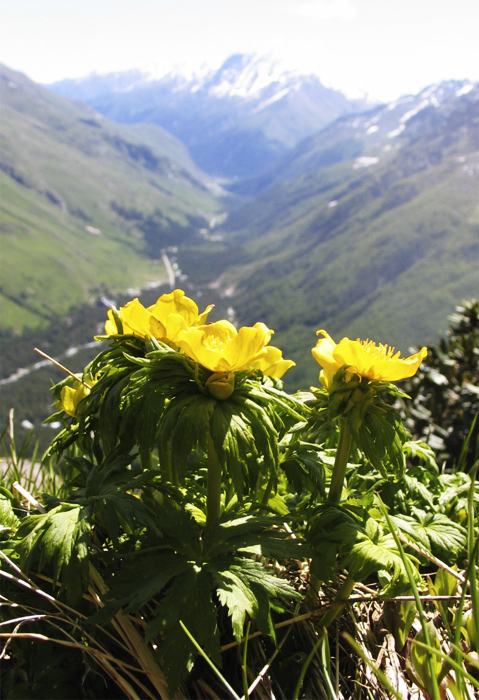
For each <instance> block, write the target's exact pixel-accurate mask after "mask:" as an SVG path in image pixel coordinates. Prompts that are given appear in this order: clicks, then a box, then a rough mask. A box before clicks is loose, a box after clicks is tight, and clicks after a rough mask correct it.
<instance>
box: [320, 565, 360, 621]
mask: <svg viewBox="0 0 479 700" xmlns="http://www.w3.org/2000/svg"><path fill="white" fill-rule="evenodd" d="M355 585H356V582H355V581H354V579H353V578H352V577H351V576H350V575H349V574H348V575H347V576H346V578H345V580H344V583H343V585H342V586H341V588H340V589H339V591H338V592H337V593H336V598H335V599H334V603H333V605H334V607H333V608H332V609H331V610H330V611H329V612H327V613H325V614H324V615H323V617H322V618H321V619H320V620H319V622H318V625H319V626H320V627H329V625H330V624H331V623H332V622H334V620H335V619H336V618H337V617H339V615H340V614H341V613H342V611H343V608H344V606H345V605H346V603H347V601H348V600H349V598H350V596H351V593H352V592H353V588H354V586H355Z"/></svg>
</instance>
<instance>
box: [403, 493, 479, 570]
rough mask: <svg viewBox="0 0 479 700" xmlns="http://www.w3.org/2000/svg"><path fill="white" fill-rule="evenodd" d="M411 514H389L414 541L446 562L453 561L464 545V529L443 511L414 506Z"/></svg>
mask: <svg viewBox="0 0 479 700" xmlns="http://www.w3.org/2000/svg"><path fill="white" fill-rule="evenodd" d="M411 512H412V513H413V515H412V516H411V515H401V516H391V519H392V520H393V522H394V524H395V525H397V527H398V528H399V529H400V530H402V531H403V532H404V533H406V534H407V535H408V536H409V537H410V538H411V539H412V540H413V541H414V542H417V543H418V544H419V545H420V546H422V547H425V549H426V550H427V551H428V552H431V553H432V554H434V555H436V556H437V557H439V558H440V559H443V560H444V561H446V562H447V563H455V562H456V561H457V559H458V557H459V556H460V554H461V552H463V551H464V548H465V546H466V539H467V532H466V530H465V529H464V528H463V527H462V526H461V525H459V524H458V523H455V522H454V521H453V520H451V519H450V518H448V517H447V515H445V514H444V513H436V512H432V513H431V512H429V513H426V512H425V511H423V510H420V509H419V508H415V507H414V506H413V507H412V508H411Z"/></svg>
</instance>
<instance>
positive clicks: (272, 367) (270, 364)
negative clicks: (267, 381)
mask: <svg viewBox="0 0 479 700" xmlns="http://www.w3.org/2000/svg"><path fill="white" fill-rule="evenodd" d="M295 365H296V362H293V360H285V359H283V353H282V352H281V350H280V349H279V348H276V347H274V345H269V346H268V347H267V348H264V350H263V351H262V352H261V354H260V355H258V357H257V358H256V359H255V360H253V362H252V363H251V366H252V367H255V368H256V369H260V370H261V371H262V372H263V374H264V375H265V376H266V377H273V378H274V379H281V377H282V376H283V375H284V374H285V372H287V371H288V369H290V368H291V367H294V366H295Z"/></svg>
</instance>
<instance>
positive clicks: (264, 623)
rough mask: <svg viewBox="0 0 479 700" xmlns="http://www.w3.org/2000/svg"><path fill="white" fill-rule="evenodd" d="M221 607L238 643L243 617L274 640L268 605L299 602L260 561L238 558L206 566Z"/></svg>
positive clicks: (287, 585) (290, 589) (241, 633)
mask: <svg viewBox="0 0 479 700" xmlns="http://www.w3.org/2000/svg"><path fill="white" fill-rule="evenodd" d="M208 569H209V570H210V571H211V574H212V576H213V580H214V583H215V586H216V591H217V593H218V598H219V600H220V602H221V603H222V605H225V606H226V607H227V608H228V610H229V615H230V617H231V624H232V626H233V633H234V635H235V638H236V640H237V641H238V642H239V641H240V640H241V637H242V636H243V631H244V623H245V619H246V615H248V616H249V617H250V618H251V619H252V620H254V621H255V623H256V625H257V626H258V629H259V630H260V631H261V632H262V633H263V634H265V635H268V636H271V637H272V638H273V639H275V635H274V627H273V623H272V620H271V612H270V605H271V602H272V601H273V600H275V599H289V600H294V599H296V600H297V599H299V598H301V595H300V594H299V593H297V592H296V591H295V590H294V588H292V587H291V586H290V585H289V584H288V583H287V582H286V581H284V580H282V579H280V578H278V577H277V576H275V575H274V574H273V573H272V572H271V571H268V570H267V569H266V568H265V567H264V565H263V564H261V562H258V561H254V560H252V559H245V558H240V557H234V558H229V557H227V558H224V560H221V559H218V560H216V561H215V562H214V565H211V566H208Z"/></svg>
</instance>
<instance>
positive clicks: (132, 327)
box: [58, 289, 427, 416]
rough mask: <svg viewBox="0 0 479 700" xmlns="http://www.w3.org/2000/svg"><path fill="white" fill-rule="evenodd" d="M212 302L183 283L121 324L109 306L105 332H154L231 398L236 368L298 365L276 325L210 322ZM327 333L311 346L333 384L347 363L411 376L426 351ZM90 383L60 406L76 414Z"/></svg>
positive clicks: (362, 371)
mask: <svg viewBox="0 0 479 700" xmlns="http://www.w3.org/2000/svg"><path fill="white" fill-rule="evenodd" d="M212 309H213V305H212V304H210V305H209V306H207V307H206V309H205V310H204V311H203V312H202V313H201V314H200V313H199V311H198V306H197V305H196V304H195V302H194V301H193V300H192V299H189V298H188V297H187V296H186V295H185V292H184V291H183V290H181V289H175V290H174V291H173V292H170V293H169V294H163V295H162V296H161V297H160V298H159V299H158V300H157V301H156V303H155V304H153V305H152V306H149V307H147V308H146V307H145V306H143V304H141V302H140V301H139V300H138V299H133V301H130V302H128V303H127V304H125V306H123V307H122V308H120V309H119V311H118V315H119V318H120V321H121V326H122V327H121V328H118V327H117V324H116V321H115V314H114V313H113V311H112V310H110V311H109V312H108V320H107V321H106V323H105V333H106V334H107V335H112V336H113V335H120V334H124V335H135V336H137V337H140V338H150V337H153V338H156V339H157V340H160V341H161V342H163V343H166V344H168V345H170V346H171V347H173V348H174V349H176V350H181V351H183V352H184V353H185V355H187V356H188V357H190V358H191V359H192V360H194V361H195V362H197V363H198V364H199V365H201V366H202V367H205V368H206V369H208V370H210V372H212V373H213V374H212V375H211V377H210V378H209V379H208V381H207V388H208V391H209V392H210V394H211V395H212V396H214V397H215V398H219V399H225V398H228V397H229V396H230V395H231V393H232V392H233V391H234V374H235V372H239V371H241V370H245V369H258V370H260V371H261V372H262V373H263V374H264V375H265V376H268V377H272V378H276V379H281V378H282V377H283V375H284V374H285V372H286V371H287V370H288V369H290V367H293V366H294V365H295V362H293V361H292V360H285V359H284V358H283V355H282V352H281V350H280V349H279V348H276V347H274V346H272V345H269V342H270V340H271V336H272V334H273V331H272V330H271V329H270V328H268V327H267V326H266V325H265V324H264V323H255V325H254V326H252V327H251V326H243V327H242V328H240V329H239V330H237V329H236V328H235V327H234V326H233V324H232V323H230V322H229V321H226V320H221V321H215V322H214V323H208V322H207V317H208V314H209V313H210V311H211V310H212ZM317 335H320V336H323V337H322V338H321V339H320V340H318V342H317V344H316V347H314V348H313V349H312V354H313V357H314V359H315V360H316V361H317V362H318V364H319V365H320V366H321V368H322V369H321V372H320V375H319V379H320V382H321V383H322V384H323V386H325V387H326V389H328V390H329V389H330V388H331V386H332V383H333V378H334V375H335V374H336V372H337V371H338V370H339V369H340V368H341V367H343V366H345V365H346V366H347V368H348V369H347V376H353V375H359V376H361V377H366V378H367V379H370V380H380V381H385V382H394V381H398V380H401V379H406V378H408V377H412V376H413V375H414V374H415V373H416V372H417V370H418V368H419V365H420V364H421V362H422V361H423V359H424V358H425V357H426V355H427V349H426V348H424V347H423V348H422V349H421V350H420V351H419V352H417V353H415V354H414V355H411V356H410V357H406V358H401V356H400V353H399V352H395V349H394V348H391V347H388V345H382V344H381V343H380V344H379V345H376V344H375V343H374V342H372V341H369V340H366V341H361V340H359V339H358V340H350V339H349V338H343V339H342V340H341V341H340V342H339V343H335V342H334V340H333V339H332V338H331V337H330V336H329V335H328V333H327V332H326V331H324V330H320V331H318V332H317ZM89 391H90V388H89V386H88V385H87V384H85V383H83V382H81V381H80V380H79V383H78V385H77V386H76V387H75V388H74V389H72V388H70V387H67V386H66V387H64V388H63V389H62V395H61V400H60V401H59V402H58V406H59V407H60V408H62V409H63V410H64V411H65V412H66V413H68V414H69V415H71V416H74V415H76V414H77V412H78V409H77V407H78V404H79V402H80V401H81V400H82V399H83V398H85V396H86V395H87V394H88V393H89Z"/></svg>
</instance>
